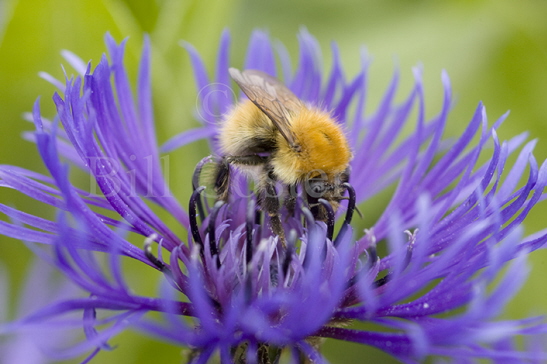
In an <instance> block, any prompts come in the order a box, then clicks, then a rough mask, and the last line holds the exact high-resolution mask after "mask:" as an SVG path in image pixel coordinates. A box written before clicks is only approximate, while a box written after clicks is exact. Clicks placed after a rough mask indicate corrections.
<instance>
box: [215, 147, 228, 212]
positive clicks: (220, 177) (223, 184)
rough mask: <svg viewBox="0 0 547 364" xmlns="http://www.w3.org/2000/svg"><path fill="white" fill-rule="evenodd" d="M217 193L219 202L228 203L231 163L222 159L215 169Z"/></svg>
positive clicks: (226, 158) (226, 159)
mask: <svg viewBox="0 0 547 364" xmlns="http://www.w3.org/2000/svg"><path fill="white" fill-rule="evenodd" d="M214 188H215V192H216V194H217V200H219V201H224V202H228V199H229V197H230V162H229V161H228V157H222V158H221V159H220V160H219V161H218V163H217V165H216V168H215V186H214Z"/></svg>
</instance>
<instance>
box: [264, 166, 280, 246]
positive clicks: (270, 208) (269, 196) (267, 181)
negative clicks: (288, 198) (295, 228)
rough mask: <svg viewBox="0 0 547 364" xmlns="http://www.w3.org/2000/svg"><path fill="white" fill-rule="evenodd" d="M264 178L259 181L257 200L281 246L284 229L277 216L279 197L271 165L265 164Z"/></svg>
mask: <svg viewBox="0 0 547 364" xmlns="http://www.w3.org/2000/svg"><path fill="white" fill-rule="evenodd" d="M266 170H267V171H268V172H267V173H266V178H264V179H263V180H262V181H260V185H259V188H258V192H259V193H258V202H259V204H260V206H262V209H263V210H264V211H265V212H266V213H267V214H268V215H269V216H270V228H271V229H272V232H273V233H274V234H275V235H277V236H278V237H279V240H280V241H281V244H282V245H283V248H285V247H286V244H285V231H284V230H283V225H282V224H281V218H280V217H279V207H280V206H279V198H278V196H277V191H276V189H275V184H276V178H275V175H274V174H273V169H272V167H271V166H267V167H266Z"/></svg>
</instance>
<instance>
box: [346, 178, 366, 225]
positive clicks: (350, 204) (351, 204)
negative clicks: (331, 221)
mask: <svg viewBox="0 0 547 364" xmlns="http://www.w3.org/2000/svg"><path fill="white" fill-rule="evenodd" d="M342 186H344V187H346V190H348V194H349V199H348V210H347V212H346V219H345V222H346V223H348V224H351V219H352V218H353V212H354V211H355V210H356V207H355V199H356V197H355V190H354V189H353V187H352V185H350V184H349V183H348V182H344V183H343V184H342ZM357 213H358V214H359V216H361V217H362V215H361V213H360V212H359V210H358V209H357Z"/></svg>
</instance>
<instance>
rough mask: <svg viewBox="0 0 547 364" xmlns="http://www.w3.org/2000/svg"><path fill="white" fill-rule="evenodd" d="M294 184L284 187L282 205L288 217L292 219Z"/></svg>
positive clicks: (294, 201) (294, 198)
mask: <svg viewBox="0 0 547 364" xmlns="http://www.w3.org/2000/svg"><path fill="white" fill-rule="evenodd" d="M296 197H297V192H296V184H292V185H286V186H285V201H284V203H283V204H284V205H285V207H286V208H287V211H288V213H289V214H288V216H291V217H294V211H295V209H296Z"/></svg>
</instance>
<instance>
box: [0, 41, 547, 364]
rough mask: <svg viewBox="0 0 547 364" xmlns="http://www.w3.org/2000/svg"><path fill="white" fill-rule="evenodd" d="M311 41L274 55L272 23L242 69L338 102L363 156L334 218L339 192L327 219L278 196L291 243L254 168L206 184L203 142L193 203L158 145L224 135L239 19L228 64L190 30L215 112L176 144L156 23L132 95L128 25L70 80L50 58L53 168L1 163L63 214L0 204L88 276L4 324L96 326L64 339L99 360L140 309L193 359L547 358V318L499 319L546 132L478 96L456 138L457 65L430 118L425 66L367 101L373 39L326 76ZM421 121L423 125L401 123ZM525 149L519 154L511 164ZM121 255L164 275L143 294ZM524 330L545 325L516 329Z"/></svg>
mask: <svg viewBox="0 0 547 364" xmlns="http://www.w3.org/2000/svg"><path fill="white" fill-rule="evenodd" d="M299 42H300V54H299V60H298V65H297V67H296V69H295V70H294V71H293V70H292V68H291V62H290V57H289V55H288V53H287V52H286V50H284V48H283V47H282V46H279V47H278V48H277V56H278V57H279V58H278V60H279V61H280V62H279V64H280V70H279V71H278V68H277V67H276V58H275V52H274V48H273V47H272V45H271V43H270V40H269V38H268V36H267V35H266V34H264V33H263V32H260V31H256V32H254V33H253V34H252V37H251V40H250V44H249V47H248V51H247V57H246V61H245V64H244V66H243V67H238V68H242V69H257V70H261V71H263V72H266V73H268V74H270V75H273V76H277V75H280V78H282V79H283V81H284V83H285V84H286V85H287V87H289V88H290V89H291V90H292V91H293V92H294V94H295V95H297V96H298V97H299V98H300V99H302V100H303V101H304V102H306V103H309V104H312V105H316V106H318V107H321V108H324V109H326V110H330V111H331V114H332V116H333V117H334V119H335V120H336V121H337V122H338V123H340V124H341V125H342V126H343V127H344V128H345V131H346V133H347V139H348V142H349V145H350V147H351V149H352V151H353V154H354V157H353V159H352V161H351V167H352V174H351V177H350V184H347V185H345V188H346V192H347V199H346V200H343V201H342V207H341V208H340V210H339V211H338V214H337V215H339V216H338V217H339V218H338V222H339V223H338V224H337V226H335V218H334V213H333V211H332V208H330V205H329V204H328V203H324V207H325V209H326V211H327V215H328V216H329V218H328V219H326V220H327V221H326V222H322V221H316V220H315V219H314V217H313V214H312V213H311V212H310V210H309V209H308V207H307V206H306V204H305V203H304V202H303V201H302V199H298V201H297V208H296V209H295V213H294V216H290V214H288V213H287V212H286V211H285V210H282V211H281V216H282V217H283V218H282V224H283V228H284V230H285V231H286V232H287V243H286V246H284V245H283V244H281V242H280V240H279V239H278V237H277V236H274V235H273V234H272V232H271V229H269V228H268V224H267V223H268V216H262V215H263V214H261V213H260V212H259V211H258V208H257V207H256V206H257V201H256V198H255V197H254V195H253V193H251V192H246V191H249V187H248V186H247V181H246V179H245V178H244V177H243V176H242V175H236V176H234V177H233V180H232V185H231V187H232V198H231V200H230V201H229V203H227V204H222V203H215V204H214V205H213V204H212V203H208V202H210V201H209V200H210V199H207V198H206V197H207V196H206V193H205V192H206V191H207V189H205V186H200V183H199V182H200V179H199V178H198V177H199V173H197V172H199V171H200V170H201V169H202V168H203V167H204V166H205V165H206V164H208V163H209V162H211V161H212V160H214V157H205V158H204V159H203V160H202V161H201V162H200V163H199V164H198V167H197V168H196V171H197V172H196V173H195V174H193V172H192V171H193V166H180V168H187V170H188V178H189V179H190V178H193V181H194V182H195V184H194V187H195V188H194V192H193V193H192V196H191V198H190V200H189V203H188V208H187V209H185V208H183V207H182V206H181V201H178V200H177V199H176V198H175V197H174V196H173V194H172V193H171V192H170V190H169V186H168V181H167V180H166V179H165V178H164V176H163V174H162V163H163V162H162V157H161V156H162V154H164V153H169V152H170V151H172V150H175V149H177V148H180V147H182V146H183V145H186V144H188V143H190V142H193V141H195V140H198V139H203V138H205V139H207V140H208V141H209V143H210V147H211V153H212V155H218V154H219V149H218V144H217V142H218V141H217V138H218V132H219V125H221V123H222V122H223V119H222V116H223V115H225V114H226V113H227V112H228V111H229V110H230V109H231V108H232V107H233V105H234V103H235V102H236V101H237V100H238V99H239V98H240V96H241V95H239V96H238V95H237V94H236V93H235V92H231V91H230V90H231V88H230V77H229V73H228V69H229V67H230V66H232V65H231V64H230V62H229V43H230V40H229V34H228V32H225V33H223V35H222V37H221V42H220V50H219V55H218V59H217V64H216V73H215V76H214V78H211V77H210V76H209V75H208V73H207V72H206V71H205V66H204V63H203V61H202V60H201V58H200V56H199V54H198V53H197V51H196V50H195V49H194V48H193V47H192V46H191V45H185V47H186V49H187V51H188V52H189V54H190V57H191V61H192V65H193V69H194V75H195V79H196V83H197V89H198V90H199V93H198V99H199V103H198V104H199V105H198V108H197V110H196V111H197V112H196V117H197V119H198V120H199V121H200V122H201V126H200V127H198V128H196V129H193V130H189V131H185V132H183V133H182V134H180V135H178V136H175V137H173V138H172V139H170V140H169V141H167V142H166V143H165V144H163V146H161V147H158V146H157V141H156V137H155V129H154V119H153V109H152V100H151V88H150V68H149V67H150V66H149V63H150V46H149V41H148V39H146V41H145V46H144V50H143V54H142V61H141V66H140V71H139V74H138V85H137V88H136V94H135V95H133V92H132V89H131V87H130V84H129V81H128V77H127V75H126V72H125V69H124V66H123V56H124V44H125V43H124V42H122V44H120V45H118V44H116V42H115V41H114V40H113V39H112V38H111V37H110V36H107V37H106V44H107V47H108V50H109V53H110V61H109V60H108V59H107V58H106V56H105V57H103V58H102V59H101V61H100V63H99V64H98V65H97V66H96V67H95V68H94V69H92V67H91V65H87V66H85V64H84V63H83V62H81V60H79V59H78V58H77V57H76V56H74V55H72V54H70V53H67V54H66V56H67V60H68V61H69V63H71V64H72V65H73V66H74V67H75V69H76V70H78V71H79V72H80V73H81V74H82V76H78V77H75V78H68V77H67V79H66V80H65V82H64V83H61V82H59V81H56V80H54V79H53V78H52V77H50V76H48V75H44V76H45V77H46V78H47V79H49V80H50V81H51V82H53V83H54V84H55V85H56V86H57V87H58V88H59V89H60V90H61V94H58V93H55V95H54V96H53V101H54V103H55V106H56V108H57V115H56V117H55V119H54V120H53V121H51V122H50V121H48V120H46V119H45V118H43V117H42V115H41V113H40V108H39V103H38V102H36V104H35V106H34V110H33V113H32V119H33V121H34V124H35V126H36V131H35V132H33V133H29V134H26V137H27V138H28V139H31V140H33V141H34V142H35V143H36V145H37V147H38V150H39V152H40V154H41V157H42V159H43V161H44V164H45V165H46V167H47V169H48V171H49V173H50V175H49V176H46V175H42V174H39V173H36V172H33V171H29V170H26V169H23V168H20V167H14V166H1V167H0V178H1V184H2V186H4V187H9V188H14V189H17V190H18V191H20V192H21V193H23V194H26V195H28V196H30V197H31V198H34V199H35V200H37V201H39V202H41V203H44V204H47V205H51V206H54V207H56V208H58V209H59V213H58V218H57V219H56V220H55V221H49V220H47V219H44V218H41V217H38V216H34V215H32V214H29V213H23V212H21V211H18V210H16V209H14V208H12V207H8V206H5V205H1V209H2V212H3V213H4V214H5V215H6V216H8V217H9V219H10V221H9V222H7V221H2V222H0V232H1V233H2V234H4V235H7V236H10V237H14V238H17V239H21V240H23V241H25V242H26V244H27V245H28V246H29V247H30V248H31V249H33V250H34V251H35V252H36V253H37V254H38V255H39V256H40V257H41V258H43V259H44V260H46V261H48V262H50V263H51V264H52V265H54V266H56V267H57V268H58V269H59V270H60V271H61V272H62V273H63V274H64V276H65V277H66V278H67V279H69V280H70V281H72V282H73V283H75V284H76V285H77V286H78V287H79V288H80V291H81V292H82V293H83V294H80V295H72V296H70V297H65V296H62V297H59V298H57V299H56V300H54V301H53V303H50V304H47V305H45V306H44V307H42V308H38V309H35V311H34V312H33V313H30V314H27V315H26V316H24V317H22V318H21V319H19V320H18V321H15V322H12V323H10V324H5V325H3V326H2V328H1V330H2V332H4V333H11V332H14V331H17V330H20V329H25V330H29V329H31V328H34V329H37V330H40V329H41V330H43V329H44V328H45V329H47V330H48V332H50V331H51V332H52V331H55V330H56V329H76V330H82V329H83V332H84V336H82V339H81V341H79V342H78V343H75V344H74V345H72V346H70V347H67V348H65V349H64V350H63V351H60V352H57V353H56V354H55V355H56V356H55V358H57V359H61V358H66V357H71V356H76V355H82V354H83V353H88V354H87V356H86V358H85V359H84V361H85V362H87V361H88V360H90V359H91V358H93V356H95V355H96V354H97V352H99V351H100V350H107V349H111V348H112V347H111V346H110V345H109V340H110V339H111V338H112V337H113V336H115V335H116V334H118V333H119V332H121V331H123V330H126V329H127V328H133V329H137V330H140V331H142V332H145V333H147V334H150V335H153V336H156V337H159V338H161V339H164V340H166V341H169V342H172V343H174V344H176V345H181V346H187V347H189V348H191V351H190V354H189V357H188V359H189V360H190V361H191V362H195V363H205V362H207V361H209V360H212V359H213V358H214V357H218V358H219V359H220V361H221V362H223V363H229V362H237V363H269V362H278V361H279V360H280V358H281V359H282V360H287V361H291V362H314V363H321V362H324V361H325V360H326V359H325V358H324V357H323V356H322V355H321V353H320V346H321V343H322V341H323V340H324V339H325V338H334V339H338V340H346V341H351V342H356V343H360V344H363V345H369V346H373V347H376V348H379V349H380V350H383V351H384V352H386V353H389V354H390V355H392V356H394V357H395V358H397V359H399V360H401V361H402V362H407V363H416V362H420V361H422V360H425V359H426V358H427V357H429V356H433V357H435V358H437V359H438V360H439V361H445V360H448V361H450V360H453V361H454V362H462V363H463V362H469V361H472V360H473V359H491V360H493V361H499V362H504V363H505V362H515V361H519V362H523V361H529V362H539V361H542V360H547V353H546V352H545V350H544V349H543V346H542V345H541V343H540V342H539V340H541V338H542V334H544V333H545V332H546V331H547V326H546V325H545V323H544V321H543V318H542V317H534V318H523V319H520V320H505V321H501V320H497V318H498V317H499V315H500V313H502V311H503V309H504V307H505V305H506V303H507V302H508V300H509V299H510V298H511V297H512V296H513V295H514V294H515V293H516V292H517V290H518V289H519V287H520V286H521V285H522V284H523V282H524V281H525V279H526V276H527V273H528V270H527V268H526V264H525V260H526V255H527V254H528V253H530V252H531V251H533V250H536V249H538V248H540V247H542V246H543V245H544V244H545V242H546V241H547V234H546V231H541V232H538V233H536V234H534V235H532V236H528V237H523V234H522V223H523V221H524V219H525V218H526V216H527V214H528V212H529V211H530V209H531V208H532V207H533V206H534V205H535V204H536V203H537V202H538V201H540V200H541V199H542V198H543V197H544V196H543V189H544V187H545V185H546V183H547V174H546V172H547V170H546V168H547V167H546V166H545V164H543V165H541V166H539V165H538V163H537V161H536V159H535V158H534V156H533V154H532V150H533V148H534V145H535V141H531V142H526V138H527V135H526V134H523V135H518V136H515V137H514V138H512V139H510V140H508V141H504V142H500V141H499V140H498V138H497V134H496V130H497V128H498V127H499V126H500V125H501V124H502V122H503V121H504V120H505V118H506V115H503V116H502V117H501V118H500V119H498V120H497V121H495V122H494V123H493V125H489V123H488V121H487V117H486V112H485V107H484V106H483V105H482V104H479V105H478V106H477V108H476V110H475V112H474V114H473V115H472V117H471V120H470V122H469V123H468V125H467V127H466V128H465V130H464V132H463V133H462V134H461V136H460V137H459V138H456V139H446V138H443V131H444V127H445V124H446V123H447V119H448V115H449V110H450V108H451V106H452V97H451V88H450V82H449V79H448V76H447V75H446V74H444V73H443V75H442V84H443V86H444V98H443V102H442V106H441V110H440V111H439V113H438V114H437V115H436V116H434V117H432V118H430V119H428V118H426V116H425V111H424V109H425V99H424V91H423V85H422V81H421V69H420V68H417V69H415V70H414V76H415V83H414V86H413V88H412V89H411V91H410V93H409V94H408V96H407V97H406V98H405V99H404V100H403V101H402V102H400V103H398V102H395V93H396V91H397V88H398V81H399V74H398V73H397V72H396V73H395V75H394V77H393V79H392V81H391V83H390V84H389V86H388V87H387V90H386V91H385V94H384V96H383V98H382V100H381V101H380V103H379V105H378V107H377V108H376V109H375V110H374V111H373V112H367V113H365V108H367V110H368V109H370V108H371V106H370V105H369V104H368V102H367V87H366V84H367V78H368V66H369V60H368V58H367V57H366V56H365V55H363V56H362V68H361V71H360V72H359V73H358V74H357V75H356V76H355V77H353V78H349V79H348V78H346V76H345V75H344V72H343V69H342V66H341V63H340V59H339V54H338V50H337V48H336V45H333V47H332V68H331V70H330V72H329V73H328V74H327V75H326V76H325V75H324V74H323V71H322V69H321V66H320V63H321V55H320V52H319V47H318V45H317V42H316V41H315V39H314V38H313V37H312V36H311V35H309V34H308V33H307V32H306V31H302V32H301V33H300V34H299ZM281 76H282V77H281ZM228 91H230V92H228ZM230 96H233V97H230ZM241 97H242V96H241ZM409 124H411V125H413V127H412V131H411V132H410V133H405V132H403V130H404V129H405V127H406V129H408V125H409ZM61 126H62V127H61ZM512 154H516V157H515V162H514V163H513V164H512V165H510V166H506V164H508V158H509V156H510V155H512ZM66 161H68V163H67V162H66ZM69 165H71V166H72V168H74V167H76V168H78V169H81V170H83V171H84V172H86V173H88V174H89V175H90V176H91V177H92V178H93V180H94V181H96V187H98V191H99V192H97V191H95V192H97V193H90V192H89V191H86V190H83V189H80V188H78V187H76V186H75V185H74V184H73V183H71V181H70V179H69ZM234 172H236V171H234ZM91 187H92V188H94V187H95V186H94V185H93V186H91ZM380 193H384V194H389V195H390V199H389V203H388V204H387V205H386V206H385V207H384V208H383V209H382V210H381V211H378V210H376V209H378V207H377V204H367V203H366V201H368V200H370V199H371V198H372V197H374V196H377V195H378V194H380ZM213 196H214V194H213ZM183 204H184V203H183ZM356 204H359V205H360V206H361V208H362V210H363V212H364V214H373V215H377V216H379V217H378V219H377V220H376V222H375V223H374V224H373V225H372V226H370V227H368V228H367V229H364V230H356V229H354V228H352V225H351V222H352V219H353V215H354V211H355V205H356ZM211 205H213V206H211ZM373 208H374V209H375V210H374V211H372V212H371V211H370V209H373ZM158 209H163V210H165V211H166V212H167V213H169V214H170V215H171V216H172V219H173V220H175V221H176V222H177V223H178V224H180V225H181V226H182V227H184V228H185V229H186V231H187V232H188V233H187V236H181V235H179V234H176V233H174V230H175V229H178V228H179V227H177V226H168V225H167V224H166V223H165V222H164V221H163V220H162V219H161V218H159V217H158V215H157V214H156V212H157V211H158ZM353 220H355V219H353ZM130 240H131V241H132V242H131V241H130ZM156 243H157V253H154V252H153V249H152V246H155V244H156ZM377 246H379V247H382V250H378V251H377V249H376V247H377ZM42 247H45V248H44V249H42ZM143 247H144V248H143ZM379 251H385V253H379ZM122 258H123V259H132V260H135V261H138V262H140V263H142V264H143V265H144V266H147V269H150V270H154V269H155V270H159V271H161V272H162V273H163V275H164V277H165V279H164V280H163V281H162V282H163V283H162V284H161V286H160V290H159V292H160V293H159V294H158V295H157V296H145V295H140V294H137V293H135V291H136V289H134V288H135V287H131V285H130V283H129V281H130V280H128V277H127V276H125V275H124V271H123V270H122V267H121V264H122V262H121V260H122ZM493 281H496V284H494V283H493ZM74 312H78V313H79V315H78V316H74V315H73V314H74ZM154 312H160V313H162V315H160V317H159V318H158V315H153V313H154ZM358 323H370V324H373V325H369V326H372V327H373V328H368V326H367V329H364V328H362V327H363V326H362V325H361V326H359V325H357V324H358ZM378 327H380V329H375V328H378ZM520 336H527V337H528V336H530V337H531V340H524V341H525V344H524V345H520V346H519V345H517V343H516V341H517V338H518V337H520ZM283 349H284V350H283ZM282 352H283V353H286V354H282ZM282 355H283V356H282Z"/></svg>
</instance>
